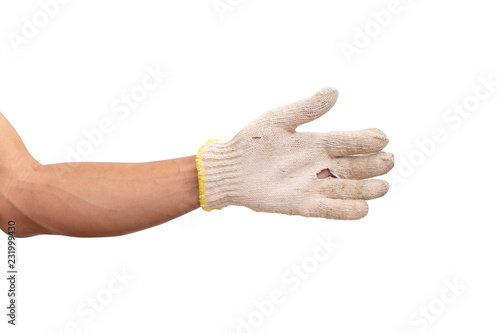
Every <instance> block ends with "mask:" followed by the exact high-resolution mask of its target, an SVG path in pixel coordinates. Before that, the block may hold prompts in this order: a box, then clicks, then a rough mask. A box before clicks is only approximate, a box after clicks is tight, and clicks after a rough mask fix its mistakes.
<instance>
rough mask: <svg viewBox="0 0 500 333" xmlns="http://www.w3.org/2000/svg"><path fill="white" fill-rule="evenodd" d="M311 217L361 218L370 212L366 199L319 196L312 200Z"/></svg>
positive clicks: (309, 212)
mask: <svg viewBox="0 0 500 333" xmlns="http://www.w3.org/2000/svg"><path fill="white" fill-rule="evenodd" d="M309 204H310V205H311V207H309V209H308V216H309V217H322V218H326V219H333V220H359V219H362V218H363V217H365V216H366V214H368V204H367V203H366V201H365V200H342V199H329V198H319V199H315V200H312V201H310V203H309Z"/></svg>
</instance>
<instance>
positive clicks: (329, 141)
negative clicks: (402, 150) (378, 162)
mask: <svg viewBox="0 0 500 333" xmlns="http://www.w3.org/2000/svg"><path fill="white" fill-rule="evenodd" d="M320 136H321V140H322V141H323V144H324V146H325V147H326V149H327V150H328V153H329V154H330V156H331V157H335V156H349V155H357V154H373V153H376V152H379V151H381V150H382V149H384V147H385V146H387V143H389V139H388V138H387V136H386V135H385V134H384V132H382V131H381V130H379V129H377V128H369V129H365V130H361V131H345V132H329V133H324V134H320Z"/></svg>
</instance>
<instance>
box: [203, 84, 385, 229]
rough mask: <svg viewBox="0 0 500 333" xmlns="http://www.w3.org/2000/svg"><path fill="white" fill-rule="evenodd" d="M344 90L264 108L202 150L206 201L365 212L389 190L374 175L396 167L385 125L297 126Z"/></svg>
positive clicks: (351, 215) (328, 214)
mask: <svg viewBox="0 0 500 333" xmlns="http://www.w3.org/2000/svg"><path fill="white" fill-rule="evenodd" d="M337 96H338V91H337V90H336V89H335V88H325V89H323V90H321V91H319V92H317V93H316V94H315V95H313V96H311V97H310V98H308V99H305V100H301V101H298V102H295V103H292V104H289V105H286V106H282V107H279V108H277V109H274V110H271V111H269V112H267V113H265V114H263V115H262V116H260V117H259V118H257V119H255V120H254V121H253V122H251V123H250V124H249V125H247V126H246V127H245V128H244V129H243V130H241V131H240V132H239V133H238V134H236V136H235V137H234V138H233V139H231V140H230V141H226V142H222V141H215V142H210V141H209V142H208V143H207V144H208V145H205V146H204V147H202V148H200V152H199V153H198V155H197V165H198V172H199V180H200V203H201V205H202V207H203V208H204V209H205V210H211V209H214V208H218V209H220V208H223V207H225V206H228V205H238V206H246V207H248V208H250V209H253V210H255V211H258V212H272V213H282V214H291V215H302V216H308V217H324V218H328V219H342V220H355V219H360V218H362V217H364V216H365V215H366V214H367V213H368V205H367V203H366V201H365V200H369V199H375V198H378V197H381V196H383V195H384V194H386V193H387V191H388V189H389V185H388V183H387V182H385V181H382V180H376V179H371V180H367V178H372V177H376V176H380V175H383V174H385V173H387V172H388V171H389V170H391V169H392V167H393V166H394V156H393V155H392V154H390V153H386V152H380V151H381V150H382V149H383V148H384V147H385V146H386V145H387V143H388V139H387V137H386V136H385V134H384V133H383V132H382V131H380V130H378V129H366V130H361V131H349V132H328V133H309V132H297V131H296V128H297V126H299V125H301V124H304V123H307V122H310V121H312V120H314V119H316V118H319V117H320V116H322V115H323V114H325V113H326V112H328V110H330V109H331V108H332V106H333V105H334V104H335V102H336V101H337Z"/></svg>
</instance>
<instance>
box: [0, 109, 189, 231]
mask: <svg viewBox="0 0 500 333" xmlns="http://www.w3.org/2000/svg"><path fill="white" fill-rule="evenodd" d="M0 133H1V136H2V138H1V140H2V145H1V148H0V150H1V155H0V158H2V163H0V184H2V186H1V190H0V192H1V193H0V217H1V228H2V230H4V231H5V230H6V228H7V222H8V221H9V220H14V221H16V235H17V236H18V237H23V236H33V235H38V234H59V235H68V236H78V237H94V236H116V235H122V234H126V233H130V232H135V231H138V230H142V229H146V228H149V227H152V226H155V225H158V224H161V223H163V222H166V221H169V220H171V219H174V218H176V217H178V216H181V215H183V214H185V213H187V212H189V211H191V210H194V209H196V208H198V207H199V201H198V177H197V171H196V165H195V158H194V156H191V157H184V158H178V159H173V160H167V161H158V162H150V163H62V164H52V165H41V164H39V163H38V162H36V161H35V160H34V159H33V158H32V157H31V155H30V154H29V153H28V151H27V150H26V147H25V146H24V144H23V143H22V141H21V139H20V138H19V135H18V134H17V133H16V131H15V130H14V128H13V127H12V126H11V125H10V123H9V122H8V121H7V119H5V117H3V115H2V114H1V113H0Z"/></svg>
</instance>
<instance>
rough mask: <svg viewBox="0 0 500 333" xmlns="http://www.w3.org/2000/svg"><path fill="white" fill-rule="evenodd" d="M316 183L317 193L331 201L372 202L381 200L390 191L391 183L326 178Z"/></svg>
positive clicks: (375, 180) (374, 180)
mask: <svg viewBox="0 0 500 333" xmlns="http://www.w3.org/2000/svg"><path fill="white" fill-rule="evenodd" d="M314 183H315V184H314V187H315V191H317V192H318V193H319V194H321V195H322V196H324V197H326V198H331V199H344V200H345V199H363V200H371V199H376V198H380V197H381V196H383V195H385V194H386V193H387V191H389V183H388V182H386V181H384V180H379V179H370V180H352V179H335V178H325V179H318V181H317V182H314ZM318 183H319V184H318Z"/></svg>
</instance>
